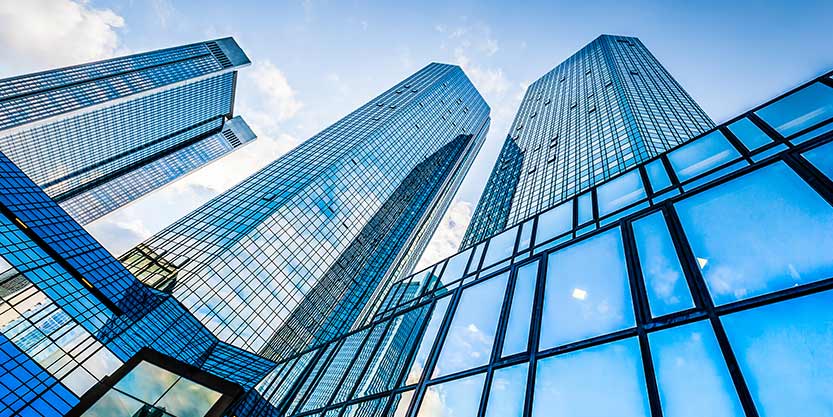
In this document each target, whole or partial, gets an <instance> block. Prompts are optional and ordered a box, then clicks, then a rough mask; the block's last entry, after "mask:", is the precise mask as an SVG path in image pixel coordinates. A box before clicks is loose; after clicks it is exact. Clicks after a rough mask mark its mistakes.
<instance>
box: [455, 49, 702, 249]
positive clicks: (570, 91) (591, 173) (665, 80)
mask: <svg viewBox="0 0 833 417" xmlns="http://www.w3.org/2000/svg"><path fill="white" fill-rule="evenodd" d="M712 127H714V123H713V122H712V121H711V119H710V118H709V117H708V116H707V115H706V113H705V112H703V110H702V109H701V108H700V106H698V105H697V103H695V102H694V100H692V99H691V97H690V96H689V95H688V94H687V93H686V92H685V90H683V88H682V87H681V86H680V85H679V84H678V83H677V82H676V81H675V80H674V78H673V77H671V74H669V73H668V71H666V70H665V68H663V67H662V65H661V64H660V63H659V61H657V59H656V58H655V57H654V56H653V55H651V52H650V51H648V49H647V48H646V47H645V45H643V44H642V42H640V41H639V39H636V38H632V37H625V36H611V35H602V36H600V37H598V38H597V39H596V40H594V41H593V42H590V44H588V45H587V46H585V47H584V48H582V49H581V50H580V51H578V52H577V53H575V54H574V55H573V56H571V57H570V58H568V59H567V60H566V61H564V62H563V63H561V64H560V65H558V66H557V67H555V68H554V69H553V70H552V71H550V72H548V73H547V74H545V75H544V76H543V77H541V78H539V79H538V80H536V81H535V82H534V83H532V84H531V85H530V86H529V88H528V89H527V91H526V95H525V96H524V99H523V101H522V102H521V106H520V108H519V109H518V113H517V115H516V116H515V121H514V123H513V124H512V128H511V129H510V131H509V134H508V135H507V137H506V141H505V143H504V145H503V149H502V150H501V153H500V156H499V157H498V160H497V162H496V163H495V167H494V169H493V170H492V174H491V176H490V177H489V181H488V183H487V185H486V189H485V191H484V192H483V195H482V197H481V199H480V202H479V204H478V205H477V208H476V209H475V212H474V216H473V217H472V220H471V223H470V224H469V228H468V230H467V231H466V234H465V236H464V238H463V241H462V244H461V248H466V247H469V246H471V245H472V244H474V243H476V242H478V241H480V240H482V239H484V238H486V237H489V236H491V235H493V234H495V233H497V232H499V231H501V230H503V229H504V228H506V227H509V226H514V225H515V224H518V222H520V221H522V220H524V219H526V218H528V217H530V216H532V215H535V214H537V213H540V212H542V211H544V210H546V209H548V208H550V207H553V206H555V205H557V204H558V203H560V202H561V201H564V200H565V199H567V198H570V197H573V196H575V195H577V194H579V193H581V192H582V191H585V190H587V189H589V188H590V187H592V186H593V185H594V184H597V183H599V182H601V181H604V180H606V179H609V178H611V177H613V176H615V175H616V174H618V173H620V172H624V171H625V170H627V169H629V168H631V167H633V166H635V165H636V164H638V163H640V162H644V161H646V160H648V159H649V158H651V157H654V156H656V155H658V154H660V153H662V152H664V151H666V150H668V149H670V148H672V147H674V146H676V145H679V144H681V143H683V142H685V141H687V140H688V139H690V138H692V137H694V136H696V135H698V134H700V133H702V132H704V131H706V130H708V129H710V128H712Z"/></svg>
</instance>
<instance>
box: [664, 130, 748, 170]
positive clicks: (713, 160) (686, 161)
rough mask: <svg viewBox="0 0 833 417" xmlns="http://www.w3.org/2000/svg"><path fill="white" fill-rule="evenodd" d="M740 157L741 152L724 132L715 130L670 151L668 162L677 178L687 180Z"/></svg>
mask: <svg viewBox="0 0 833 417" xmlns="http://www.w3.org/2000/svg"><path fill="white" fill-rule="evenodd" d="M738 157H740V153H738V151H737V150H736V149H735V148H733V147H732V145H730V144H729V141H728V140H726V137H725V136H723V133H720V131H719V130H715V131H714V132H712V133H709V134H708V135H706V136H703V137H702V138H700V139H697V140H696V141H694V142H691V143H689V144H688V145H686V146H683V147H682V148H680V149H677V150H675V151H673V152H671V153H669V154H668V162H671V166H672V167H674V172H676V173H677V178H679V180H680V181H686V180H688V179H690V178H693V177H695V176H697V175H699V174H702V173H704V172H706V171H709V170H711V169H712V168H716V167H718V166H720V165H723V164H725V163H727V162H729V161H731V160H733V159H735V158H738Z"/></svg>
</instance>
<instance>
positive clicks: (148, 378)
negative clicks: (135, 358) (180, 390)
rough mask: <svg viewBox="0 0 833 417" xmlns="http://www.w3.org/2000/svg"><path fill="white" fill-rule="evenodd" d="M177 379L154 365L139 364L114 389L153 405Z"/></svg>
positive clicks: (177, 377)
mask: <svg viewBox="0 0 833 417" xmlns="http://www.w3.org/2000/svg"><path fill="white" fill-rule="evenodd" d="M177 379H179V376H178V375H176V374H173V373H171V372H168V371H166V370H164V369H162V368H160V367H158V366H156V365H153V364H151V363H148V362H139V364H138V365H136V367H135V368H133V369H132V370H131V371H130V372H128V373H127V375H125V376H124V378H122V379H121V380H120V381H119V382H118V383H116V385H115V388H117V389H119V390H121V391H124V392H128V393H130V395H132V396H134V397H136V398H138V399H140V400H142V401H145V402H148V403H150V404H153V403H155V402H156V400H158V399H159V397H161V396H162V394H164V393H165V391H167V390H168V388H170V387H171V385H173V384H174V382H176V380H177Z"/></svg>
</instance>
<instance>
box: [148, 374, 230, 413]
mask: <svg viewBox="0 0 833 417" xmlns="http://www.w3.org/2000/svg"><path fill="white" fill-rule="evenodd" d="M220 397H221V394H220V393H219V392H217V391H214V390H210V389H208V388H206V387H204V386H202V385H200V384H197V383H195V382H192V381H190V380H188V379H185V378H181V379H180V380H179V381H177V382H176V384H174V386H173V387H171V389H170V390H168V392H166V393H165V395H164V396H163V397H162V398H161V399H160V400H159V402H158V403H156V406H157V407H160V408H164V409H165V411H166V412H168V413H170V414H173V415H174V416H176V417H204V416H205V413H207V412H208V410H210V409H211V406H213V405H214V403H216V402H217V400H219V399H220Z"/></svg>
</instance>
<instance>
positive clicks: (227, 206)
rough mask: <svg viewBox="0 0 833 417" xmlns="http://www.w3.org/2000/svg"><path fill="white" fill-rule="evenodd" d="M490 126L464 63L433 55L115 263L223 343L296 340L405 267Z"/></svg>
mask: <svg viewBox="0 0 833 417" xmlns="http://www.w3.org/2000/svg"><path fill="white" fill-rule="evenodd" d="M488 124H489V107H488V106H487V105H486V103H485V102H484V101H483V99H482V97H481V96H480V94H479V93H478V92H477V90H476V89H475V88H474V86H473V85H472V84H471V82H470V81H469V80H468V78H466V76H465V74H463V71H462V70H461V69H460V68H459V67H456V66H451V65H443V64H431V65H428V66H427V67H425V68H423V69H422V70H420V71H418V72H416V73H415V74H413V75H411V76H410V77H408V78H406V79H405V80H403V81H402V82H400V83H398V84H396V85H395V86H394V87H392V88H391V89H389V90H388V91H385V92H384V93H382V94H381V95H379V96H378V97H376V98H374V99H373V100H371V101H370V102H368V103H367V104H365V105H363V106H361V107H360V108H359V109H357V110H355V111H354V112H352V113H350V114H349V115H347V116H346V117H345V118H343V119H342V120H340V121H338V122H336V123H335V124H333V125H332V126H330V127H328V128H326V129H324V130H323V131H322V132H321V133H319V134H318V135H316V136H314V137H312V138H311V139H309V140H308V141H306V142H304V143H303V144H302V145H300V146H299V147H298V148H296V149H294V150H293V151H291V152H290V153H288V154H287V155H285V156H283V157H281V158H280V159H278V160H276V161H275V162H273V163H271V164H270V165H268V166H266V167H265V168H264V169H262V170H261V171H259V172H257V173H255V174H254V175H252V176H251V177H249V178H248V179H246V180H244V181H243V182H242V183H240V184H238V185H237V186H235V187H233V188H232V189H231V190H229V191H228V192H226V193H223V194H222V195H220V196H218V197H216V198H214V199H213V200H211V201H210V202H208V203H206V204H205V205H204V206H202V207H200V208H198V209H197V210H195V211H194V212H192V213H191V214H189V215H187V216H185V217H184V218H182V219H181V220H179V221H177V222H176V223H174V224H172V225H171V226H169V227H167V228H166V229H164V230H163V231H161V232H159V233H158V234H156V235H155V236H153V237H151V238H150V239H148V240H147V241H145V242H144V243H143V244H142V245H140V246H138V247H137V248H135V249H133V250H131V251H129V252H128V253H126V254H125V255H124V257H123V258H122V260H123V262H124V264H125V265H126V266H127V268H128V269H129V270H130V271H131V272H133V273H134V274H135V275H136V276H137V277H139V278H140V279H141V280H142V281H144V282H145V283H148V284H150V285H152V286H154V287H155V288H158V289H162V290H164V291H167V292H170V293H171V294H173V296H174V297H175V298H176V299H177V300H179V301H180V302H182V303H183V304H184V305H185V307H186V308H188V309H189V310H190V311H191V312H193V314H194V315H195V316H196V317H197V318H198V319H199V320H200V321H201V322H203V323H204V324H205V325H206V326H207V327H208V328H209V329H210V330H211V331H212V332H213V333H214V334H215V335H217V336H218V337H219V338H220V339H221V340H224V341H227V342H229V343H231V344H233V345H235V346H238V347H241V348H244V349H248V350H250V351H253V352H255V351H256V352H260V353H261V354H263V355H265V356H267V357H279V356H281V355H283V354H284V353H285V352H289V353H292V352H294V351H298V350H302V349H305V348H307V347H308V346H310V345H311V344H315V343H320V342H322V341H325V340H329V339H331V338H333V337H335V336H337V335H340V334H343V333H344V332H346V331H347V330H349V329H350V327H351V326H352V325H353V323H354V322H355V321H356V319H357V318H358V316H359V315H360V313H361V312H362V309H363V307H364V306H365V305H366V304H367V303H368V302H369V301H370V300H371V298H373V296H374V293H377V292H379V291H377V287H379V286H380V284H382V286H385V285H387V284H388V283H389V282H392V281H394V280H396V279H398V278H399V277H400V275H402V274H403V273H407V272H409V271H410V270H411V269H412V268H413V265H414V264H415V262H416V261H417V260H418V258H419V256H420V254H421V252H422V249H423V248H424V246H425V245H426V244H427V242H428V239H429V238H430V236H431V234H432V233H433V230H434V228H435V227H436V225H437V223H438V221H439V219H440V218H441V215H442V213H443V212H444V210H445V208H446V207H447V206H448V204H449V203H450V199H451V197H452V196H453V194H454V192H455V190H456V188H457V187H458V185H459V183H460V181H461V180H462V177H463V176H464V174H465V172H466V171H467V170H468V167H469V166H470V164H471V162H472V160H473V157H474V155H475V154H476V153H477V151H478V150H479V148H480V146H481V144H482V142H483V140H484V138H485V134H486V132H487V129H488ZM380 294H381V293H380Z"/></svg>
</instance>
